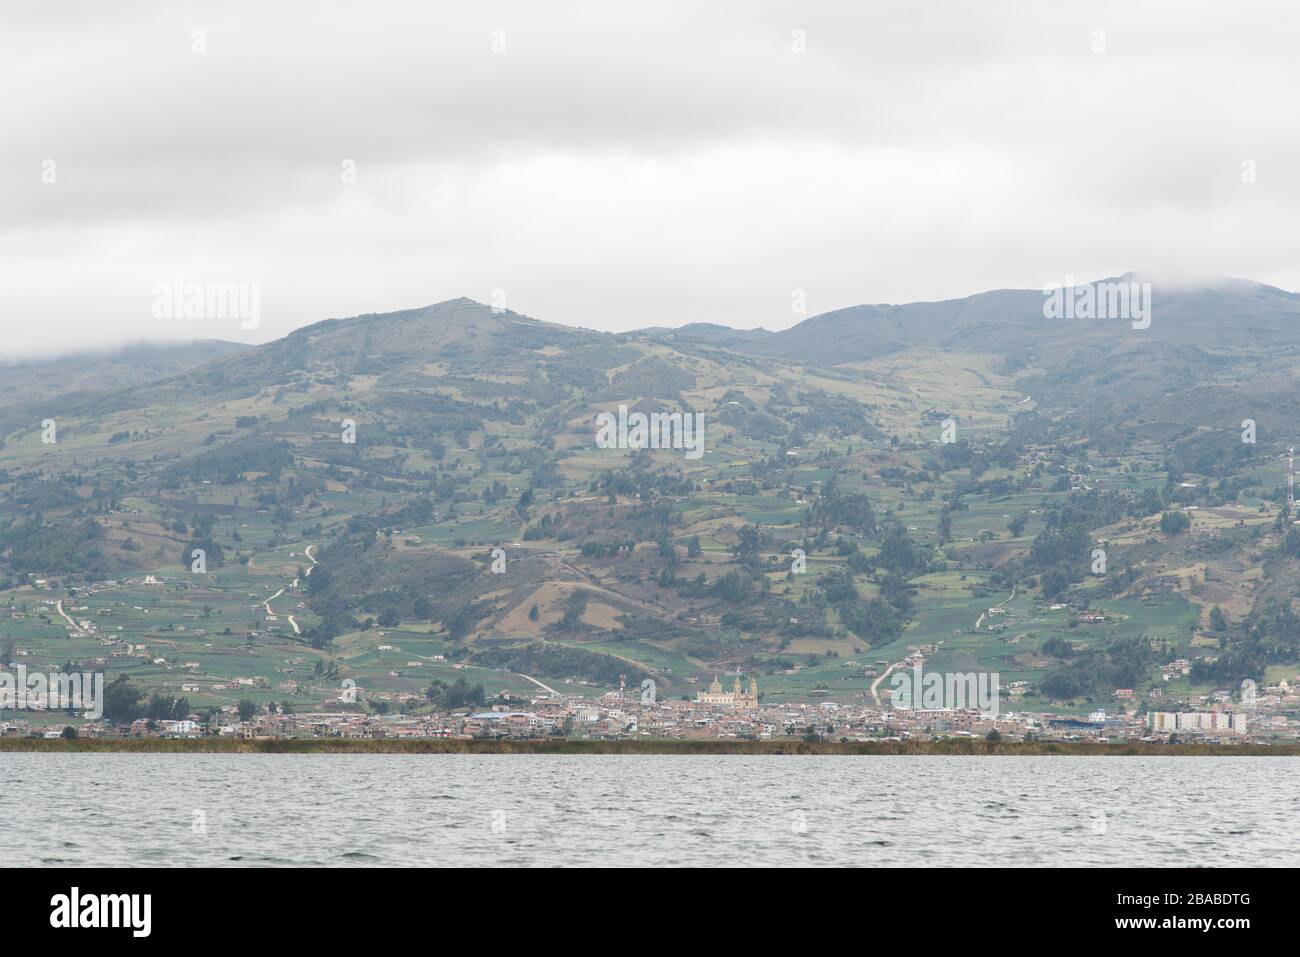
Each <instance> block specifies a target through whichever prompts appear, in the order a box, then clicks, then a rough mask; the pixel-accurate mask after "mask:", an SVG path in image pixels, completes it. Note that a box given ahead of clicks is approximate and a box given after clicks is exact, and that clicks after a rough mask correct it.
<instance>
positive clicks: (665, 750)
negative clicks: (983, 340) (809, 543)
mask: <svg viewBox="0 0 1300 957" xmlns="http://www.w3.org/2000/svg"><path fill="white" fill-rule="evenodd" d="M0 752H64V753H93V752H101V753H121V754H560V755H566V754H656V755H657V754H669V755H672V754H685V755H691V754H709V755H714V754H717V755H733V754H739V755H841V756H857V755H861V756H869V755H884V756H889V755H896V756H900V755H901V756H907V755H933V756H940V757H942V756H993V757H997V756H1002V757H1035V756H1044V755H1047V756H1052V755H1055V756H1066V757H1069V756H1075V757H1080V756H1086V757H1156V756H1168V757H1297V756H1300V744H1283V745H1259V744H1240V745H1232V744H1193V743H1186V744H1155V743H1149V742H1116V743H1114V744H1098V743H1085V742H1057V741H985V740H980V739H970V738H947V739H943V740H940V741H869V742H850V743H841V742H830V741H825V742H810V741H724V740H692V741H683V740H678V739H661V740H654V741H644V740H643V741H570V740H565V739H554V740H551V739H535V740H533V739H529V740H518V741H509V740H507V741H484V740H466V739H459V738H418V739H406V740H400V739H387V738H263V739H253V740H247V739H244V738H238V739H230V738H77V739H74V740H71V741H69V740H64V739H61V738H60V739H52V738H0Z"/></svg>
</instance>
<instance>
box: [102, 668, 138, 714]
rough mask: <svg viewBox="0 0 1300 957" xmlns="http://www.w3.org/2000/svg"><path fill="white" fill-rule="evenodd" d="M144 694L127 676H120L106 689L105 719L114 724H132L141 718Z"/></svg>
mask: <svg viewBox="0 0 1300 957" xmlns="http://www.w3.org/2000/svg"><path fill="white" fill-rule="evenodd" d="M142 697H144V692H143V691H141V690H140V689H139V688H136V687H135V686H134V685H132V684H131V679H130V678H128V677H127V676H126V675H118V676H117V677H116V678H114V679H113V680H112V681H111V682H109V684H108V685H107V687H105V688H104V717H105V718H107V719H108V720H109V721H111V722H113V723H114V724H130V723H131V722H132V721H134V720H135V719H136V718H138V717H140V715H141V714H142V712H143V709H142V708H141V707H140V699H141V698H142Z"/></svg>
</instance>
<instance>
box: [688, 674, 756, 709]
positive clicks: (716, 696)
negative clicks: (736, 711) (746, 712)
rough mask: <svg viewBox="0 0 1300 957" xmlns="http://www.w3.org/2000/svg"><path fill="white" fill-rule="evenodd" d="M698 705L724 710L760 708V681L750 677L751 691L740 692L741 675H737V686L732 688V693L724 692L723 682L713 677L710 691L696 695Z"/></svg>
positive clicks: (715, 676) (734, 685)
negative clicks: (714, 706)
mask: <svg viewBox="0 0 1300 957" xmlns="http://www.w3.org/2000/svg"><path fill="white" fill-rule="evenodd" d="M695 703H696V704H712V705H720V706H721V707H724V708H757V707H758V679H757V678H754V677H752V676H751V677H750V679H749V690H748V691H741V690H740V675H736V681H735V684H733V685H732V686H731V690H730V691H723V690H722V682H720V681H718V676H717V675H714V676H713V684H711V685H709V690H708V691H701V692H698V693H697V694H696V695H695Z"/></svg>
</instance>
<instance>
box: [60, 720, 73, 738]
mask: <svg viewBox="0 0 1300 957" xmlns="http://www.w3.org/2000/svg"><path fill="white" fill-rule="evenodd" d="M59 737H61V738H63V740H65V741H75V740H76V739H77V729H76V728H74V727H73V726H72V725H70V724H68V725H64V726H63V730H62V731H60V732H59Z"/></svg>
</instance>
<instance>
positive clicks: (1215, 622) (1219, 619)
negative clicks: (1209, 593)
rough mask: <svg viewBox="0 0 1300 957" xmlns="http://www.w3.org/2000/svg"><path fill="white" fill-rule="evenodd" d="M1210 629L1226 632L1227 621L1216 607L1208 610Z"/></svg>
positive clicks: (1220, 609)
mask: <svg viewBox="0 0 1300 957" xmlns="http://www.w3.org/2000/svg"><path fill="white" fill-rule="evenodd" d="M1210 627H1211V628H1213V629H1214V630H1215V631H1227V630H1228V619H1227V618H1226V617H1224V614H1223V609H1222V608H1220V607H1219V606H1218V605H1215V606H1214V607H1213V608H1211V609H1210Z"/></svg>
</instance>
